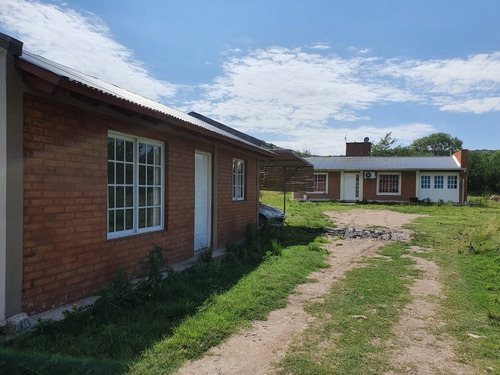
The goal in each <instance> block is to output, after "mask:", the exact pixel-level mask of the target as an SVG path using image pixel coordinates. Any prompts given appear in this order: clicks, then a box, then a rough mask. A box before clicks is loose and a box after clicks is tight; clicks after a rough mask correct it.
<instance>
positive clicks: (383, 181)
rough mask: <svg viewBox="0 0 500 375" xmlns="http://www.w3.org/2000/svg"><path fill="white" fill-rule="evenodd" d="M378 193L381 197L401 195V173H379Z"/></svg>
mask: <svg viewBox="0 0 500 375" xmlns="http://www.w3.org/2000/svg"><path fill="white" fill-rule="evenodd" d="M377 185H378V187H377V191H378V194H381V195H399V194H401V178H400V174H399V173H385V174H382V173H379V174H378V176H377Z"/></svg>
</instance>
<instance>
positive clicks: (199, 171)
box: [194, 151, 212, 250]
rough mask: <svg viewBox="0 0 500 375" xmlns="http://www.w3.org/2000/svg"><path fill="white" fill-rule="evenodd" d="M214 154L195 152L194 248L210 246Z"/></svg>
mask: <svg viewBox="0 0 500 375" xmlns="http://www.w3.org/2000/svg"><path fill="white" fill-rule="evenodd" d="M211 166H212V156H211V154H209V153H205V152H200V151H196V152H195V168H194V175H195V186H194V249H195V250H200V249H205V248H208V247H210V241H211V238H210V237H211V236H210V232H211V228H212V220H211V217H212V204H211V202H212V199H211V196H212V167H211Z"/></svg>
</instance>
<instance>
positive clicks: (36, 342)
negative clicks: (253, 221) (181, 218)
mask: <svg viewBox="0 0 500 375" xmlns="http://www.w3.org/2000/svg"><path fill="white" fill-rule="evenodd" d="M261 200H262V201H265V202H266V203H270V204H272V205H274V206H277V207H281V208H282V207H283V195H282V194H279V193H269V192H265V193H264V195H263V197H262V198H261ZM475 203H476V205H475V206H452V205H446V204H445V205H440V206H437V205H435V206H419V205H390V206H386V205H381V204H363V205H355V206H352V205H343V204H340V203H336V202H322V203H313V202H297V201H289V200H287V203H286V204H287V206H286V212H287V224H286V226H285V227H284V228H283V229H281V230H278V231H272V233H268V235H266V236H263V237H256V238H253V240H252V241H251V243H248V244H246V245H245V246H236V245H230V246H229V248H228V250H229V256H228V258H227V259H226V260H224V261H220V260H215V261H214V260H211V259H210V257H206V258H207V259H204V261H203V262H200V263H198V264H196V266H195V267H194V268H193V269H191V270H190V271H187V272H184V273H175V274H172V275H171V276H170V277H169V278H168V279H167V280H168V281H167V282H166V283H160V284H155V287H154V288H153V289H154V290H151V289H145V291H146V292H143V293H139V294H138V293H136V292H134V291H131V290H129V284H128V283H127V282H126V280H125V282H123V280H122V282H121V283H120V282H117V284H116V285H115V286H114V287H113V288H109V289H107V290H106V293H107V294H106V293H105V298H103V301H104V302H106V301H107V302H109V303H104V302H103V303H102V305H100V306H98V310H97V312H98V314H94V313H92V312H90V311H81V312H79V313H72V314H69V317H68V319H66V321H65V322H62V323H57V324H50V323H49V324H41V325H40V326H39V328H38V329H36V330H32V331H29V332H27V333H24V334H22V335H19V336H16V337H14V338H13V340H12V341H8V343H7V344H4V345H3V348H2V349H0V373H9V374H10V373H12V374H24V373H28V374H49V373H50V374H90V373H92V374H123V373H132V374H160V373H161V374H169V373H172V372H174V371H175V370H176V369H177V368H179V367H180V366H181V365H182V364H183V363H184V362H185V361H186V360H188V359H195V358H199V357H201V356H203V355H204V354H205V353H206V352H207V350H209V349H210V348H211V347H212V346H214V345H217V344H219V343H221V342H222V341H224V340H225V339H227V338H228V337H229V336H230V335H232V334H233V333H235V332H236V331H238V330H239V329H240V328H241V327H245V326H247V325H249V324H250V323H251V321H252V320H254V319H265V318H266V317H267V315H268V314H269V312H270V311H272V310H275V309H278V308H280V307H283V306H284V305H285V304H286V301H287V297H288V295H289V294H290V293H291V292H292V290H293V289H294V288H295V286H296V285H298V284H300V283H304V282H307V281H308V275H309V274H310V273H311V272H313V271H314V270H317V269H319V268H321V267H324V252H323V251H322V250H321V245H322V243H324V238H323V230H324V229H325V228H328V227H331V226H334V223H332V222H331V221H330V220H329V218H328V217H326V216H325V215H324V214H323V212H324V211H329V210H331V211H346V210H350V209H352V208H366V209H374V210H379V209H390V210H395V211H398V212H405V213H414V214H423V215H428V216H426V217H421V218H419V219H417V220H416V221H414V222H413V223H412V224H410V225H409V227H410V228H411V229H412V230H414V231H415V232H416V234H415V236H414V238H413V240H412V242H411V243H410V244H400V243H393V244H391V245H389V246H388V247H385V248H384V249H383V250H382V253H383V254H384V255H386V256H388V257H390V258H391V259H392V261H390V262H389V261H387V260H384V259H383V258H374V259H370V260H369V261H367V264H366V267H363V268H359V269H356V270H352V271H350V272H348V273H347V275H346V278H345V279H344V280H342V281H338V282H337V283H335V284H334V286H333V288H332V290H331V292H330V295H329V296H327V297H326V298H325V301H324V302H323V303H315V304H310V305H308V306H307V309H308V311H309V312H310V313H311V314H313V315H316V316H318V317H319V318H320V319H318V320H317V323H316V324H315V325H313V326H311V327H310V329H308V330H307V331H306V333H305V334H304V335H303V337H302V339H303V341H302V342H301V344H300V345H299V344H298V343H297V344H296V345H295V346H292V348H291V350H290V351H289V353H288V354H287V356H286V357H285V358H284V359H283V361H282V362H281V363H280V366H281V368H282V370H281V371H282V373H290V374H335V373H339V374H341V373H343V374H356V373H358V374H369V373H381V372H384V371H386V370H387V369H388V361H387V355H388V354H387V350H386V347H385V345H384V343H386V342H387V341H388V340H390V339H391V328H392V327H393V325H394V324H395V323H396V322H397V320H398V317H399V314H400V313H401V310H402V307H403V306H404V304H406V303H407V302H408V301H409V300H410V296H409V293H408V288H409V287H410V283H411V280H413V279H414V278H415V277H418V273H417V272H416V271H415V270H414V268H413V262H412V261H411V260H409V259H407V258H405V257H402V255H404V254H405V253H406V251H407V248H406V247H407V246H410V245H416V246H422V247H427V248H432V249H433V251H432V252H428V253H424V254H419V255H418V256H422V257H426V258H430V259H432V260H433V261H435V262H436V263H437V264H438V265H439V267H440V269H441V275H442V277H441V280H440V281H441V282H442V283H443V285H444V293H445V294H446V296H447V298H445V299H442V300H439V303H440V310H439V314H440V315H439V316H440V318H441V319H443V321H445V322H446V324H445V325H444V326H442V327H440V328H439V330H440V331H439V332H436V333H446V334H449V335H451V336H453V337H455V338H456V339H457V342H458V343H459V344H458V346H457V348H455V350H456V352H457V353H458V355H459V357H460V358H461V359H462V360H463V361H465V362H468V363H471V364H473V365H475V366H476V368H478V369H479V371H483V372H485V371H489V372H490V373H495V371H496V372H500V319H499V317H500V253H499V246H500V231H499V230H498V229H499V228H500V203H494V202H490V201H487V200H485V199H483V198H478V199H476V200H475ZM204 258H205V257H204ZM118 281H119V280H118ZM149 292H151V293H149ZM149 294H151V296H149ZM113 301H115V302H113ZM116 301H119V303H116ZM374 310H376V314H371V311H374ZM353 315H364V316H366V319H355V318H352V316H353ZM469 333H472V334H476V335H479V336H482V337H484V338H483V339H472V338H471V337H470V336H469V335H468V334H469ZM488 368H492V369H493V370H487V369H488Z"/></svg>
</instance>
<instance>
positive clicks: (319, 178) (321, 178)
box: [313, 173, 327, 193]
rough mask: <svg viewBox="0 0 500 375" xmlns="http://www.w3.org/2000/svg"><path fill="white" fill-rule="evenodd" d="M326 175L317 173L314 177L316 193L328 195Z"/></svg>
mask: <svg viewBox="0 0 500 375" xmlns="http://www.w3.org/2000/svg"><path fill="white" fill-rule="evenodd" d="M326 176H327V175H326V173H315V174H314V176H313V179H314V180H313V182H314V193H326V190H327V184H326V181H327V179H326Z"/></svg>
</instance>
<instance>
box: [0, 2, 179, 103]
mask: <svg viewBox="0 0 500 375" xmlns="http://www.w3.org/2000/svg"><path fill="white" fill-rule="evenodd" d="M0 25H1V26H3V27H4V28H6V29H8V30H9V31H10V32H13V33H15V35H13V36H15V37H16V38H18V39H20V40H22V41H23V42H24V44H25V48H26V50H28V51H29V52H32V53H35V54H40V55H43V56H44V57H46V58H48V59H50V60H54V61H57V62H58V63H60V64H63V65H66V66H69V67H71V68H73V69H76V70H79V71H81V72H84V73H86V74H90V75H93V76H95V77H97V78H100V79H102V80H105V81H107V82H110V83H113V84H115V85H118V86H120V87H123V88H125V89H128V90H130V91H133V92H135V93H137V94H140V95H143V96H146V97H148V98H150V99H153V100H161V99H165V98H171V97H173V96H174V95H175V93H176V90H177V87H176V86H174V85H172V84H169V83H167V82H162V81H160V80H157V79H155V78H154V77H151V75H150V74H149V73H148V70H147V68H146V67H145V66H144V65H143V64H142V63H141V62H140V61H139V60H137V59H136V58H135V57H134V56H133V53H132V51H130V50H129V49H128V48H126V47H125V46H123V45H121V44H119V43H117V42H116V41H115V40H114V39H113V36H112V35H111V32H110V30H109V29H108V27H107V26H106V25H104V24H103V23H102V22H101V20H99V18H97V17H96V16H94V15H92V14H90V13H88V14H85V15H84V14H81V13H78V12H76V11H75V10H72V9H70V8H68V7H67V6H64V5H60V6H59V5H56V4H44V3H41V2H39V1H25V0H2V6H1V7H0Z"/></svg>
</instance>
